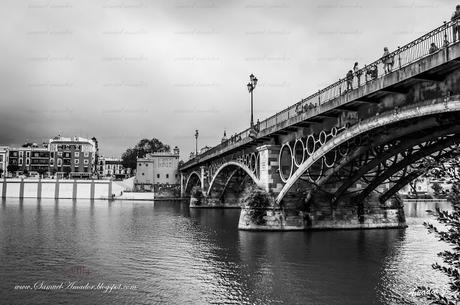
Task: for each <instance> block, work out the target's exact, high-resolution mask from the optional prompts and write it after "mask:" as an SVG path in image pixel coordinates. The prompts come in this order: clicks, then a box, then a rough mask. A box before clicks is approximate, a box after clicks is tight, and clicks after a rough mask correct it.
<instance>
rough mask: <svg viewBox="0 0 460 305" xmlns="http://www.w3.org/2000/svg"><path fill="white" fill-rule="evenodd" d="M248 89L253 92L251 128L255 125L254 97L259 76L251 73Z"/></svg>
mask: <svg viewBox="0 0 460 305" xmlns="http://www.w3.org/2000/svg"><path fill="white" fill-rule="evenodd" d="M247 86H248V91H249V93H251V129H252V128H253V127H254V98H253V92H254V89H255V88H256V86H257V78H256V77H255V76H254V74H251V75H249V83H248V85H247Z"/></svg>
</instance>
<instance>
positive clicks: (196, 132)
mask: <svg viewBox="0 0 460 305" xmlns="http://www.w3.org/2000/svg"><path fill="white" fill-rule="evenodd" d="M198 135H199V133H198V129H196V130H195V157H197V156H198Z"/></svg>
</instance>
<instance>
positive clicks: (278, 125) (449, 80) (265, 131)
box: [181, 22, 460, 229]
mask: <svg viewBox="0 0 460 305" xmlns="http://www.w3.org/2000/svg"><path fill="white" fill-rule="evenodd" d="M453 26H454V24H453V22H448V23H445V24H443V25H442V26H440V27H438V28H436V29H434V30H433V31H431V32H429V33H427V34H425V35H423V36H422V37H419V38H418V39H416V40H414V41H412V42H411V43H409V44H407V45H405V46H403V47H401V48H398V49H397V50H396V51H394V52H393V53H391V54H390V57H391V58H393V59H394V62H395V65H394V67H393V69H392V71H391V72H390V73H384V69H383V65H384V64H385V59H382V58H381V59H378V60H377V61H375V62H373V63H371V64H370V65H367V66H365V67H364V68H363V69H362V70H361V71H360V72H361V74H362V76H361V83H360V84H359V85H358V80H357V79H356V77H355V78H354V82H355V84H354V89H353V90H348V91H347V90H346V89H347V83H346V80H340V81H338V82H336V83H334V84H332V85H330V86H328V87H326V88H324V89H323V90H320V91H318V92H316V93H315V94H313V95H311V96H309V97H307V98H305V99H303V100H301V101H300V102H298V103H297V104H295V105H293V106H291V107H289V108H287V109H285V110H283V111H281V112H279V113H277V114H275V115H273V116H272V117H270V118H268V119H266V120H264V121H262V122H260V124H259V126H258V127H259V128H258V131H257V132H254V131H251V130H249V129H247V130H245V131H243V132H241V133H240V134H238V135H237V137H234V138H232V139H230V140H229V141H227V142H224V143H222V144H220V145H218V146H216V147H214V148H212V149H210V150H209V151H207V152H205V153H203V154H201V155H198V156H197V157H195V158H194V159H192V160H190V161H188V162H186V163H185V164H184V165H183V166H182V167H181V173H182V180H181V181H182V186H183V188H182V191H183V195H191V190H192V188H193V186H198V187H199V188H200V189H201V191H199V193H202V194H203V196H193V197H202V198H195V199H199V200H194V201H193V202H194V203H197V204H199V205H201V206H216V207H225V206H235V205H237V203H238V198H239V196H240V194H241V191H242V190H243V189H244V188H245V186H247V185H249V184H257V185H259V186H260V187H262V188H264V189H265V190H266V191H268V192H270V194H271V196H272V197H273V202H274V204H273V207H271V208H270V209H269V210H268V211H267V215H266V217H265V220H266V222H265V224H264V225H255V224H254V223H251V221H250V219H249V218H248V217H247V216H246V214H247V211H248V210H246V209H243V210H242V216H241V222H240V228H243V229H304V228H370V227H399V226H401V225H403V224H404V213H403V211H402V209H401V208H400V206H399V205H398V204H394V202H395V201H394V200H393V197H394V195H395V194H396V193H397V192H398V190H399V189H401V188H402V187H403V186H405V185H406V184H407V183H409V182H410V181H411V180H413V179H415V178H417V177H419V176H420V175H421V174H422V173H423V170H422V168H421V164H422V162H424V160H425V159H426V158H427V157H432V158H434V159H435V160H439V159H441V158H445V157H449V156H452V155H453V154H454V153H455V151H456V150H455V148H456V147H457V140H458V138H459V136H460V125H459V124H458V123H459V121H460V118H459V115H458V114H459V113H458V112H459V111H460V99H459V96H460V69H459V67H460V44H458V43H457V42H453V41H454V40H453V37H452V27H453ZM431 43H436V45H438V46H440V47H441V48H440V49H439V50H438V51H437V52H434V53H430V52H429V47H430V45H431ZM371 68H372V69H375V68H376V69H377V74H376V75H374V77H370V78H369V77H368V78H366V77H365V76H366V75H368V73H367V72H368V71H369V70H370V69H371ZM374 71H375V70H374ZM195 195H196V194H195Z"/></svg>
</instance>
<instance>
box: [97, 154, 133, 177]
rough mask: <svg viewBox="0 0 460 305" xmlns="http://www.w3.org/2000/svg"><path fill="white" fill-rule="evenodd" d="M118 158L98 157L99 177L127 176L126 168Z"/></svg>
mask: <svg viewBox="0 0 460 305" xmlns="http://www.w3.org/2000/svg"><path fill="white" fill-rule="evenodd" d="M121 162H122V161H121V159H120V158H108V157H99V161H98V168H97V170H98V172H99V175H100V176H101V177H119V176H128V175H129V171H128V169H126V168H124V167H123V165H122V163H121Z"/></svg>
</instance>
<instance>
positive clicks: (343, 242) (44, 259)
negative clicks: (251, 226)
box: [0, 199, 447, 305]
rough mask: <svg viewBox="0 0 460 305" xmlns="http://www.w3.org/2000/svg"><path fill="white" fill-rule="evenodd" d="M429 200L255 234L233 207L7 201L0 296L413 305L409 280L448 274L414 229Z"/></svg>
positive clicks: (435, 246) (45, 300)
mask: <svg viewBox="0 0 460 305" xmlns="http://www.w3.org/2000/svg"><path fill="white" fill-rule="evenodd" d="M435 205H438V204H434V203H430V204H421V205H420V204H419V205H414V204H412V205H408V206H406V215H407V222H408V224H409V227H408V228H407V229H393V230H368V231H322V232H280V233H273V232H271V233H267V232H264V233H256V232H243V231H238V230H237V223H238V217H239V211H238V210H211V209H206V210H198V209H189V208H188V206H187V204H183V203H178V202H155V203H154V204H152V203H148V202H145V203H144V202H128V201H124V202H113V203H108V202H105V201H95V202H93V203H91V202H89V201H77V202H72V201H66V200H60V201H54V200H41V201H39V202H37V201H36V200H24V201H22V202H20V201H19V200H15V199H7V200H6V201H3V202H2V205H1V207H0V304H324V305H333V304H353V305H356V304H365V305H368V304H423V302H422V301H421V300H420V299H418V298H417V297H416V296H414V293H413V291H414V289H415V287H416V286H417V285H431V286H435V287H443V286H444V285H445V284H446V281H447V279H446V278H445V277H444V276H442V275H441V274H440V273H438V272H435V271H433V270H432V269H431V267H430V265H431V264H432V263H433V262H434V261H439V260H438V258H437V257H436V253H437V252H439V251H441V250H444V249H446V246H445V245H443V244H442V243H439V242H438V241H437V240H436V239H435V238H434V236H432V235H429V234H428V233H427V232H426V229H425V228H424V227H423V222H424V221H427V220H429V221H433V219H432V217H431V216H429V215H427V213H426V210H432V209H434V207H435ZM441 207H443V208H447V206H442V204H441ZM69 282H75V286H74V288H73V289H65V287H66V286H67V285H68V283H69ZM60 283H63V285H64V289H62V288H61V289H54V290H35V289H33V286H34V285H40V284H43V285H59V284H60ZM86 284H88V286H86V287H90V286H91V285H93V286H97V285H106V286H99V287H100V289H96V288H93V289H88V288H86V289H84V290H82V289H79V290H77V289H76V288H75V287H84V286H85V285H86ZM112 284H115V285H121V286H113V287H114V289H113V290H112V291H107V292H105V291H106V290H104V288H103V287H107V285H112ZM18 285H21V286H22V287H21V288H23V289H21V290H18V289H15V288H19V286H18ZM27 285H29V286H30V287H29V290H27V287H26V286H27ZM16 286H17V287H16ZM115 288H120V289H115ZM77 298H78V299H77ZM77 300H78V301H77Z"/></svg>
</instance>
